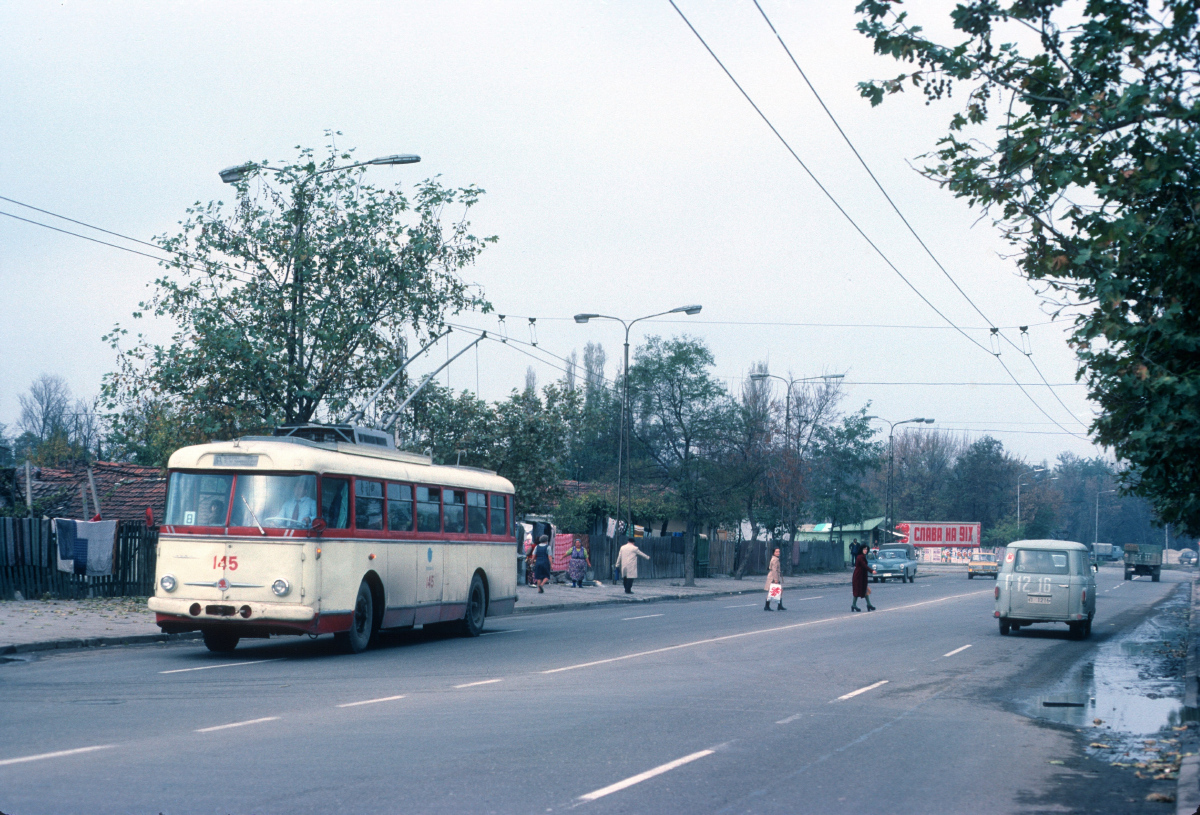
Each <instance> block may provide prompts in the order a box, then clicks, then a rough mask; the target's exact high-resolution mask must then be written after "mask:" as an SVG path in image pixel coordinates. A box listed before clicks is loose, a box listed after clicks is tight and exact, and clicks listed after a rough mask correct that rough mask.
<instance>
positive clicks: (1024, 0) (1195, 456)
mask: <svg viewBox="0 0 1200 815" xmlns="http://www.w3.org/2000/svg"><path fill="white" fill-rule="evenodd" d="M858 11H859V12H860V13H861V15H862V19H861V21H860V22H859V25H858V28H859V30H860V31H862V32H863V33H864V34H866V35H867V36H868V37H870V38H872V39H873V40H874V43H875V51H876V52H877V53H880V54H888V55H891V56H893V57H895V58H896V59H898V60H901V61H905V62H909V63H913V64H915V69H914V70H913V71H912V72H910V73H905V74H901V75H899V76H897V77H896V78H894V79H891V80H887V81H882V82H864V83H862V84H861V85H860V88H861V91H862V93H863V95H864V96H866V97H867V98H869V99H870V100H871V103H872V104H879V103H880V102H881V101H882V100H883V98H884V96H885V95H887V94H892V93H898V92H900V91H901V90H903V88H904V86H905V84H906V83H911V84H913V85H915V86H918V87H920V88H921V89H922V90H923V91H924V93H925V95H926V97H927V98H928V99H929V100H930V101H932V100H936V99H941V98H943V97H946V96H949V94H950V91H951V89H952V87H953V86H955V85H963V84H965V85H967V86H968V91H967V94H966V96H965V100H964V102H963V103H962V109H961V110H960V111H958V112H956V113H954V115H953V117H952V118H951V120H950V123H949V132H948V133H947V135H946V136H944V137H943V138H942V139H941V140H940V141H939V143H938V145H939V149H938V150H937V151H936V152H935V153H934V154H933V156H932V157H933V163H932V164H931V165H930V166H929V167H927V168H926V174H927V175H928V176H929V177H930V178H932V179H934V180H936V181H938V182H939V183H941V184H942V185H944V186H946V187H948V188H949V189H950V190H951V191H952V192H953V193H954V194H955V195H956V196H959V197H964V198H967V199H968V201H969V202H970V203H971V205H972V206H977V207H981V208H983V210H984V211H985V212H989V213H991V214H992V216H993V218H994V219H995V221H996V223H997V224H998V225H1000V226H1001V227H1002V229H1003V231H1004V234H1005V236H1006V237H1007V239H1008V240H1009V241H1010V242H1011V243H1012V244H1014V245H1015V246H1017V247H1018V248H1019V250H1020V252H1021V259H1020V268H1021V270H1022V271H1023V273H1024V274H1025V275H1026V276H1027V277H1028V278H1029V279H1030V280H1032V281H1035V282H1036V283H1038V284H1040V285H1042V286H1043V287H1044V291H1045V293H1046V294H1047V295H1048V296H1052V297H1054V298H1055V300H1054V301H1052V302H1055V304H1056V307H1057V308H1058V309H1059V311H1060V312H1061V311H1063V310H1070V311H1074V312H1075V313H1076V315H1077V316H1076V318H1075V331H1074V334H1073V337H1072V345H1073V347H1074V348H1075V352H1076V355H1077V358H1078V360H1079V362H1080V370H1079V376H1080V377H1081V378H1084V379H1085V380H1086V381H1087V385H1088V392H1089V395H1090V396H1091V398H1092V399H1093V400H1095V402H1096V403H1097V404H1098V405H1099V406H1100V415H1099V416H1098V418H1097V419H1096V420H1095V421H1094V423H1093V424H1092V430H1093V431H1094V433H1095V437H1096V438H1097V439H1098V440H1099V441H1100V442H1101V443H1103V444H1105V445H1108V446H1110V447H1111V448H1112V449H1113V450H1114V451H1115V452H1116V454H1117V456H1118V457H1119V458H1121V459H1123V460H1125V461H1128V462H1129V463H1130V465H1131V466H1130V467H1129V468H1127V469H1125V470H1124V471H1123V473H1122V478H1123V483H1124V485H1125V486H1126V487H1127V488H1128V489H1130V490H1132V491H1133V492H1135V493H1137V494H1140V495H1143V496H1146V497H1147V498H1149V499H1150V500H1151V501H1152V502H1153V504H1154V508H1155V510H1156V511H1157V512H1158V514H1159V516H1160V517H1162V518H1165V519H1166V520H1167V521H1170V522H1178V523H1182V524H1185V525H1186V526H1187V528H1188V529H1189V530H1190V531H1191V532H1192V533H1200V413H1198V412H1197V411H1196V410H1195V403H1196V397H1197V394H1198V393H1200V354H1197V348H1200V325H1198V324H1197V321H1196V319H1195V315H1196V314H1197V312H1198V310H1200V223H1197V218H1196V214H1197V207H1196V199H1195V190H1196V189H1197V188H1198V187H1200V127H1197V124H1200V95H1198V93H1197V91H1198V90H1200V72H1198V67H1200V37H1197V36H1196V34H1197V6H1196V3H1195V2H1194V1H1192V0H1164V2H1162V3H1157V4H1150V3H1147V2H1145V1H1144V0H1090V2H1088V3H1086V4H1084V5H1083V6H1082V7H1079V6H1077V5H1076V4H1066V3H1063V2H1062V0H1011V2H1007V3H1003V2H999V1H998V0H969V2H963V3H962V4H960V5H959V6H957V7H956V8H955V10H954V11H953V12H952V15H951V16H952V18H953V21H954V27H955V28H956V29H957V30H958V31H961V32H962V33H963V35H964V37H963V39H962V41H961V42H959V43H957V44H955V45H950V46H947V45H942V44H939V43H936V42H934V41H932V40H931V39H929V38H927V37H926V36H925V35H924V34H923V32H922V29H921V28H920V27H918V26H916V25H913V24H911V23H910V22H909V19H908V15H907V12H904V11H901V10H900V3H899V2H885V0H864V2H862V3H860V4H859V6H858ZM989 119H992V120H994V122H995V125H996V130H997V133H996V137H995V138H994V139H993V140H991V141H992V143H990V144H989V143H987V140H986V139H985V138H983V135H984V134H983V133H982V128H981V127H979V125H982V124H983V123H985V122H987V121H988V120H989Z"/></svg>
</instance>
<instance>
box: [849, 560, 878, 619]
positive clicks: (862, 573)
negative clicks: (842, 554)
mask: <svg viewBox="0 0 1200 815" xmlns="http://www.w3.org/2000/svg"><path fill="white" fill-rule="evenodd" d="M850 588H851V589H853V590H854V602H853V603H851V604H850V610H851V611H861V609H860V608H859V607H858V598H860V597H862V598H863V599H865V600H866V601H867V611H874V610H875V606H873V605H871V594H870V592H871V590H870V589H869V588H867V551H866V547H863V548H861V549H859V550H858V556H857V557H856V558H854V574H853V575H852V576H851V578H850Z"/></svg>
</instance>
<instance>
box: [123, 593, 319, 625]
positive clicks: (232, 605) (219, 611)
mask: <svg viewBox="0 0 1200 815" xmlns="http://www.w3.org/2000/svg"><path fill="white" fill-rule="evenodd" d="M146 605H147V606H148V607H149V609H150V610H151V611H153V612H155V615H156V620H155V621H156V622H157V623H158V626H159V627H160V628H162V629H163V630H164V631H188V630H196V629H198V628H204V627H207V625H209V624H212V623H218V622H220V623H237V624H240V625H258V626H272V625H280V626H281V627H284V628H290V629H293V630H295V629H308V628H309V627H310V626H311V625H312V624H313V623H314V622H315V618H316V616H317V615H316V611H315V610H314V609H313V608H311V607H310V606H305V605H301V604H299V603H255V602H245V601H237V600H205V601H200V600H189V599H187V598H182V597H181V598H178V599H176V598H173V597H151V598H150V599H149V600H148V601H147V603H146Z"/></svg>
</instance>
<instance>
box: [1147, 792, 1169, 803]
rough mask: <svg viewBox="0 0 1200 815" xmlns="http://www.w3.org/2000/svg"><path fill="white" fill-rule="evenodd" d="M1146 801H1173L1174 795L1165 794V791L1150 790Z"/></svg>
mask: <svg viewBox="0 0 1200 815" xmlns="http://www.w3.org/2000/svg"><path fill="white" fill-rule="evenodd" d="M1146 800H1147V801H1157V802H1158V803H1160V804H1173V803H1175V796H1174V795H1167V794H1166V793H1165V792H1152V793H1150V794H1149V795H1147V796H1146Z"/></svg>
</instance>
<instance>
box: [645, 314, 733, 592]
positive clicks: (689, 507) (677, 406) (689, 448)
mask: <svg viewBox="0 0 1200 815" xmlns="http://www.w3.org/2000/svg"><path fill="white" fill-rule="evenodd" d="M634 357H635V362H634V364H632V365H630V368H629V389H630V407H631V410H632V411H633V427H634V433H635V434H636V436H637V439H638V441H639V442H640V446H641V448H642V449H643V450H644V451H645V454H646V455H647V457H648V458H649V460H650V461H651V462H652V464H653V466H654V468H655V470H656V472H657V475H658V477H659V478H660V479H661V480H662V481H663V482H664V483H665V484H667V485H668V486H670V488H671V489H672V490H674V492H675V493H676V494H677V496H678V498H679V503H680V505H681V506H682V507H683V508H684V510H685V512H686V514H687V532H686V533H685V537H684V583H685V585H688V586H693V585H695V582H696V564H695V556H696V531H697V529H698V528H699V526H700V524H701V523H702V522H703V521H705V520H707V519H709V518H712V517H714V516H715V515H717V514H719V508H720V505H721V504H722V502H723V501H725V500H727V499H728V497H729V496H730V494H731V492H732V490H731V485H730V484H729V483H728V481H727V480H726V477H727V473H726V472H725V471H724V469H725V468H724V467H723V466H722V465H723V454H724V453H725V452H726V451H727V450H728V449H729V447H730V438H731V435H732V432H731V429H732V428H733V427H734V426H735V423H736V411H735V408H734V406H733V404H732V401H731V400H730V399H729V394H728V393H726V391H725V388H724V386H723V385H722V384H721V383H720V382H719V381H718V380H717V379H715V378H714V377H713V375H712V373H711V368H712V366H713V356H712V352H710V351H709V350H708V348H707V347H705V345H704V344H703V343H702V342H700V341H699V340H695V339H692V338H690V337H686V336H685V337H681V338H675V339H670V340H663V339H661V338H659V337H650V338H648V339H647V340H646V342H645V344H644V345H642V346H641V347H640V348H638V349H637V351H636V352H635V355H634Z"/></svg>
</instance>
